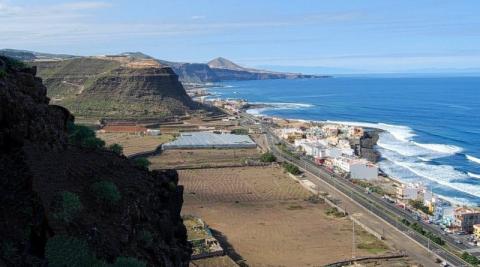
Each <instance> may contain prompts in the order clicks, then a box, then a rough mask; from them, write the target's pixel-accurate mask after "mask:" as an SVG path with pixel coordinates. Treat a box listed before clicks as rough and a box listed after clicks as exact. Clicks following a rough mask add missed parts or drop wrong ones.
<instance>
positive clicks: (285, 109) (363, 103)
mask: <svg viewBox="0 0 480 267" xmlns="http://www.w3.org/2000/svg"><path fill="white" fill-rule="evenodd" d="M211 92H213V93H214V94H215V95H216V96H219V97H222V98H243V99H247V100H248V101H249V102H253V103H265V104H269V107H265V108H259V109H254V110H249V112H250V113H252V114H264V115H269V116H276V117H283V118H290V119H304V120H315V121H334V122H342V123H348V124H353V125H360V126H366V127H375V128H379V129H382V130H384V131H383V133H381V134H380V139H379V141H378V145H377V149H378V151H379V152H380V154H381V156H382V158H381V160H380V162H379V166H380V168H381V169H382V170H383V171H384V172H386V173H387V174H388V175H390V176H392V177H394V178H396V179H398V180H401V181H404V182H422V183H423V184H424V185H425V186H427V187H428V188H429V189H431V190H432V191H433V192H434V193H436V194H438V195H440V196H441V197H443V198H445V199H447V200H450V201H452V202H455V203H458V204H469V205H479V204H480V78H470V77H461V78H440V77H436V78H367V77H361V78H359V77H356V78H347V77H343V78H325V79H301V80H260V81H238V82H228V83H222V84H220V85H219V86H218V87H214V88H212V90H211Z"/></svg>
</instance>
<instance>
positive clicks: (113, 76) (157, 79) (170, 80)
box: [31, 56, 200, 119]
mask: <svg viewBox="0 0 480 267" xmlns="http://www.w3.org/2000/svg"><path fill="white" fill-rule="evenodd" d="M31 64H32V65H35V66H37V67H38V75H39V76H40V77H41V78H42V79H43V80H44V83H45V85H46V86H47V87H48V88H49V92H48V96H49V97H50V98H51V99H52V103H54V104H58V105H61V106H64V107H66V108H68V109H70V110H72V112H73V113H74V114H76V115H78V116H85V117H107V118H123V119H125V118H167V117H171V116H174V115H184V114H185V113H187V112H189V111H192V110H195V109H198V108H200V107H199V105H198V104H197V103H195V102H193V101H192V100H191V99H190V97H189V96H188V95H187V94H186V92H185V90H184V88H183V86H182V84H181V83H180V82H179V81H178V76H177V75H176V74H175V73H174V72H173V71H172V69H171V68H169V67H167V66H164V65H162V64H160V63H158V62H157V61H155V60H152V59H136V58H132V57H128V56H104V57H81V58H73V59H66V60H55V61H33V62H32V63H31Z"/></svg>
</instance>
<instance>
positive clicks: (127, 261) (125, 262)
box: [112, 257, 147, 267]
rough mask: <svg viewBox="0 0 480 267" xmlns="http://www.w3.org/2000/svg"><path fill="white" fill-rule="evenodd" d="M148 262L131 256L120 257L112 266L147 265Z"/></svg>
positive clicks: (140, 266) (142, 266)
mask: <svg viewBox="0 0 480 267" xmlns="http://www.w3.org/2000/svg"><path fill="white" fill-rule="evenodd" d="M146 266H147V264H146V263H145V262H143V261H140V260H137V259H135V258H131V257H119V258H117V260H116V261H115V263H114V264H113V265H112V267H146Z"/></svg>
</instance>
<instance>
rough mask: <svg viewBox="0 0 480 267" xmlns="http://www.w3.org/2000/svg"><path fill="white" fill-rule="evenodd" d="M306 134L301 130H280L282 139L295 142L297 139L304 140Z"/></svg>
mask: <svg viewBox="0 0 480 267" xmlns="http://www.w3.org/2000/svg"><path fill="white" fill-rule="evenodd" d="M303 135H304V132H303V131H302V130H301V129H299V128H283V129H280V132H279V136H280V138H282V139H285V140H288V141H289V142H294V141H295V140H296V139H302V138H303Z"/></svg>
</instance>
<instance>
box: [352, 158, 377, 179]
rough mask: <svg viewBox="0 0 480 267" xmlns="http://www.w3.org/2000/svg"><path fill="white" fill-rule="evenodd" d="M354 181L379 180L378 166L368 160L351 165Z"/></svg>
mask: <svg viewBox="0 0 480 267" xmlns="http://www.w3.org/2000/svg"><path fill="white" fill-rule="evenodd" d="M350 177H351V178H352V179H365V180H375V179H378V166H377V165H375V164H372V163H371V162H368V161H366V160H357V161H355V162H353V163H352V164H351V165H350Z"/></svg>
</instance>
